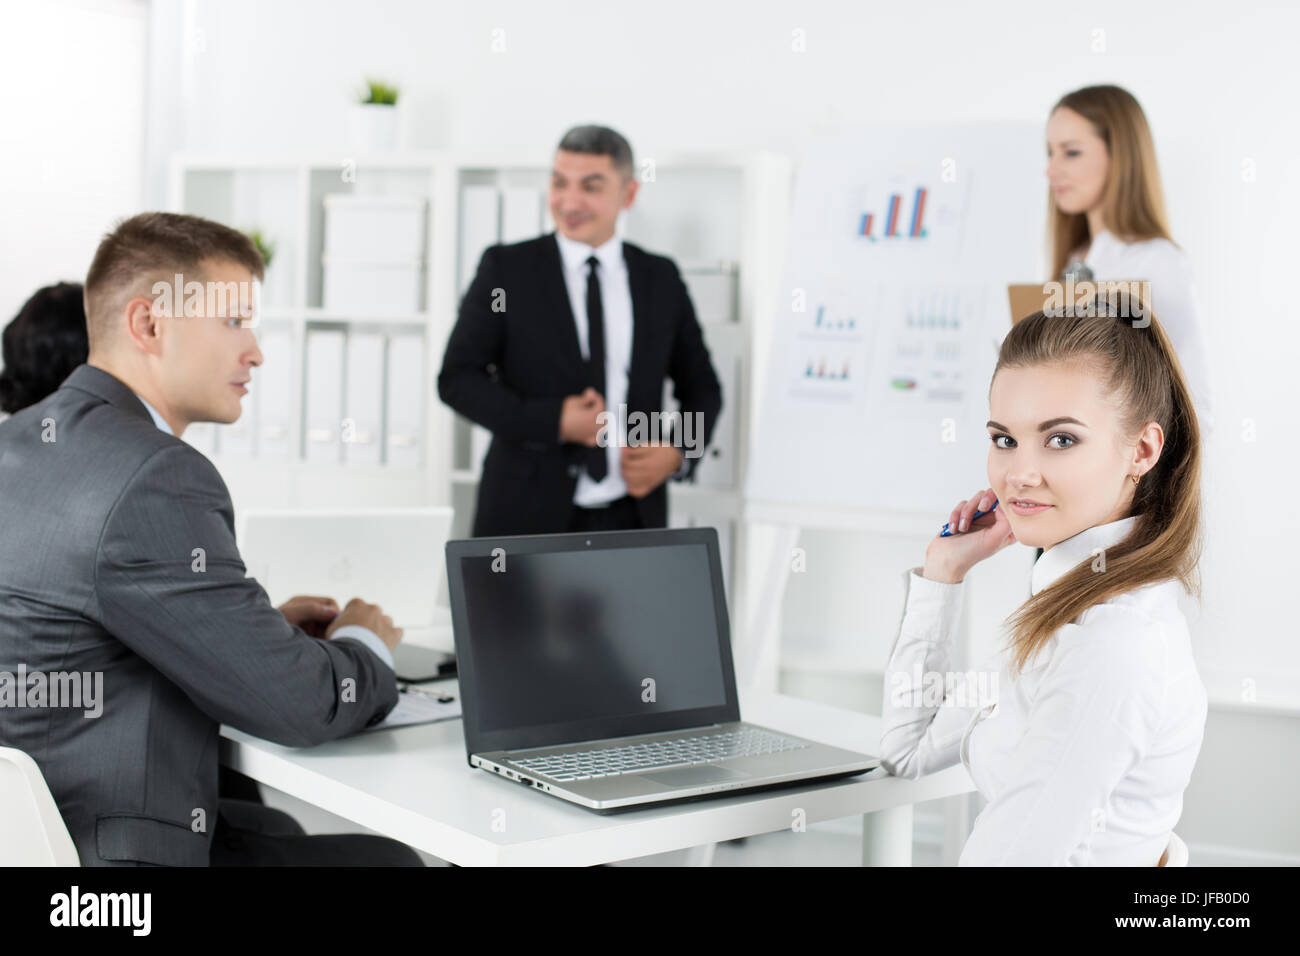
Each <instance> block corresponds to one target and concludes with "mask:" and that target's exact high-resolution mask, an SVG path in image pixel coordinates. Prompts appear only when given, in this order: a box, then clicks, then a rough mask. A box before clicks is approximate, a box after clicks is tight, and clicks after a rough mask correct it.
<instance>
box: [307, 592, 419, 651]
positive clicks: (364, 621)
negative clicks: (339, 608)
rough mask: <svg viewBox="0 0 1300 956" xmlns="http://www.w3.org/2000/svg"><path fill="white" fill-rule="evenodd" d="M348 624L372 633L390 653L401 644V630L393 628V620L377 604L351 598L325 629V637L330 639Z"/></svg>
mask: <svg viewBox="0 0 1300 956" xmlns="http://www.w3.org/2000/svg"><path fill="white" fill-rule="evenodd" d="M349 624H359V625H361V626H362V627H365V628H369V629H370V630H372V631H374V632H375V634H377V635H378V636H379V639H380V640H381V641H383V642H384V643H385V644H387V645H388V649H389V650H390V651H391V650H394V649H395V648H396V647H397V645H398V644H400V643H401V642H402V629H401V628H400V627H393V619H392V618H391V617H389V616H388V615H387V614H385V613H384V612H383V610H382V609H381V608H380V607H379V605H378V604H367V603H366V602H365V601H363V600H361V598H353V599H352V600H351V601H349V602H348V603H347V606H346V607H345V608H343V613H342V614H340V615H339V616H338V617H336V618H335V619H334V623H333V624H331V625H330V626H329V627H328V628H326V630H325V636H326V637H327V638H328V637H331V636H332V635H333V634H334V632H335V631H337V630H338V629H339V628H340V627H346V626H347V625H349Z"/></svg>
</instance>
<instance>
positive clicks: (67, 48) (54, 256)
mask: <svg viewBox="0 0 1300 956" xmlns="http://www.w3.org/2000/svg"><path fill="white" fill-rule="evenodd" d="M147 27H148V5H147V4H146V3H145V2H144V0H101V2H91V0H42V2H40V3H31V2H21V3H20V2H17V0H2V2H0V324H5V323H7V322H8V321H9V319H11V318H12V317H13V315H14V314H15V313H16V312H17V311H18V309H19V307H20V306H21V305H22V303H23V302H25V301H26V300H27V298H28V296H30V295H31V294H32V293H33V292H35V291H36V289H38V288H39V287H41V286H43V285H48V284H50V283H52V282H57V281H59V280H61V279H63V280H69V281H73V282H80V281H82V280H83V279H84V278H85V276H86V268H87V267H88V266H89V265H90V258H91V256H92V255H93V254H94V252H95V246H96V245H98V243H99V240H100V238H101V237H102V236H103V234H104V233H105V232H106V231H108V229H109V228H110V226H111V225H112V222H113V220H114V219H117V218H120V217H122V216H125V215H129V214H131V213H134V212H137V211H139V209H140V206H141V203H142V201H143V191H142V188H141V187H142V184H143V172H142V170H143V160H144V114H145V68H144V64H145V56H146V35H147Z"/></svg>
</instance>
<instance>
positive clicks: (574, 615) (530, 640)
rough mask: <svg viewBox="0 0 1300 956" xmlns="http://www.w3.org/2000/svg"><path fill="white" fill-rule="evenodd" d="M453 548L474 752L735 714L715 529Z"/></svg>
mask: <svg viewBox="0 0 1300 956" xmlns="http://www.w3.org/2000/svg"><path fill="white" fill-rule="evenodd" d="M587 542H591V543H590V544H588V543H587ZM453 544H454V545H468V546H469V548H468V550H469V551H470V553H460V554H455V555H454V556H453V552H454V551H455V550H456V549H455V548H453V547H452V546H449V547H448V570H449V572H450V573H451V591H452V595H453V599H452V608H453V624H454V627H455V631H456V649H457V655H458V658H459V659H460V674H461V694H462V698H463V700H464V706H465V713H466V737H467V742H468V740H469V738H470V736H471V735H472V736H474V737H476V738H477V739H478V746H476V747H472V748H471V752H485V751H487V750H505V749H519V748H523V747H533V746H544V745H547V744H553V743H567V742H571V741H575V740H586V739H597V738H599V737H607V736H621V735H627V734H635V733H651V732H654V731H657V730H671V729H678V728H685V727H693V726H699V725H701V724H706V723H712V722H716V721H721V720H728V719H730V720H734V719H737V716H729V715H731V714H732V713H733V711H734V704H735V689H734V685H735V681H734V677H733V675H732V672H731V656H730V648H729V635H728V634H727V621H726V609H725V601H724V600H723V599H722V594H721V584H720V580H721V578H720V574H719V573H718V572H719V565H718V558H717V537H716V533H715V532H714V531H713V529H686V530H682V531H648V532H607V533H601V534H588V535H581V534H578V535H544V536H534V537H528V538H523V537H521V538H502V539H493V540H489V539H476V540H475V541H474V542H454V543H453ZM487 545H490V546H487ZM457 598H459V599H460V600H459V601H458V600H457ZM458 604H459V607H458V606H457V605H458ZM471 710H472V711H473V713H471ZM471 725H472V729H471Z"/></svg>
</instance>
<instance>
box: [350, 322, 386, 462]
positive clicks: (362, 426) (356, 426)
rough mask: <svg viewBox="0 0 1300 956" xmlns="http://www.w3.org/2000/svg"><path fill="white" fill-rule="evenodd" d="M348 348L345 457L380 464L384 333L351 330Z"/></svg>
mask: <svg viewBox="0 0 1300 956" xmlns="http://www.w3.org/2000/svg"><path fill="white" fill-rule="evenodd" d="M347 348H348V360H347V369H348V372H347V387H346V388H345V390H344V393H343V395H344V405H343V418H342V429H341V435H340V438H341V440H342V443H343V460H344V461H346V462H349V463H353V462H355V463H361V464H368V465H378V464H379V463H380V461H381V459H382V455H383V448H384V336H383V335H382V334H380V333H378V332H355V331H354V332H350V333H349V334H348V347H347Z"/></svg>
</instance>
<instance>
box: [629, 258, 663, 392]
mask: <svg viewBox="0 0 1300 956" xmlns="http://www.w3.org/2000/svg"><path fill="white" fill-rule="evenodd" d="M640 252H641V250H640V249H638V248H636V247H635V246H631V245H628V244H627V243H626V242H624V243H623V261H624V263H626V264H627V284H628V290H629V291H630V292H631V293H632V360H631V362H630V364H629V366H628V371H627V394H628V396H629V398H630V397H631V396H633V395H637V394H639V392H638V390H637V385H638V383H639V381H640V378H641V372H642V369H641V366H642V364H643V363H642V361H641V360H642V359H643V358H644V357H645V355H646V348H647V346H648V345H649V344H650V335H651V334H652V329H651V325H650V317H651V316H652V315H653V314H654V309H653V306H654V303H653V302H652V301H651V290H652V286H651V284H650V272H649V270H648V269H647V268H646V267H647V262H646V261H645V258H644V257H643V256H642V255H641V254H640ZM656 400H657V398H656ZM656 407H657V406H656Z"/></svg>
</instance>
